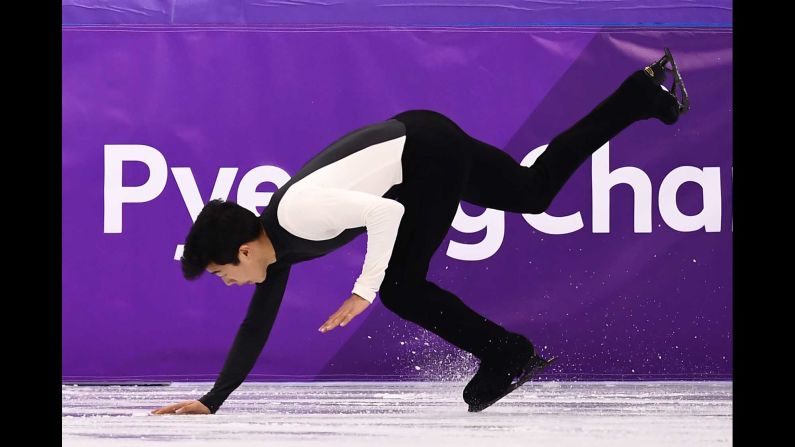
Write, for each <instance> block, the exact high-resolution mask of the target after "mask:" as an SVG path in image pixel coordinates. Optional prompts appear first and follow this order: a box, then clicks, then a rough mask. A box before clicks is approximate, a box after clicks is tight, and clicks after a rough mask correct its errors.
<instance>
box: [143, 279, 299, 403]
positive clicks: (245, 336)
mask: <svg viewBox="0 0 795 447" xmlns="http://www.w3.org/2000/svg"><path fill="white" fill-rule="evenodd" d="M289 275H290V265H289V264H287V265H284V266H281V267H276V266H275V265H274V266H271V267H269V268H268V276H267V279H266V280H265V281H264V282H262V283H260V284H257V288H256V290H255V291H254V296H253V297H252V298H251V302H250V303H249V306H248V311H247V312H246V317H245V319H244V320H243V323H242V324H241V325H240V329H238V331H237V335H236V336H235V340H234V342H233V343H232V348H231V349H230V350H229V354H228V355H227V357H226V361H225V362H224V366H223V368H222V370H221V374H219V376H218V379H217V380H216V381H215V385H214V386H213V388H212V389H211V390H210V391H209V392H208V393H207V394H205V395H204V396H202V397H201V398H199V400H198V401H185V402H181V403H179V404H174V405H169V406H167V407H163V408H159V409H157V410H154V411H153V412H152V413H153V414H164V413H175V412H177V411H178V410H179V409H180V408H183V407H184V410H183V411H180V412H179V414H191V413H194V414H195V413H207V412H209V413H213V414H214V413H215V412H216V411H218V408H220V407H221V405H222V404H223V403H224V401H225V400H226V398H227V397H229V395H230V394H231V393H232V391H234V390H235V389H237V387H239V386H240V384H241V383H243V381H244V380H245V379H246V376H248V374H249V372H251V369H252V368H253V367H254V364H255V363H256V361H257V358H258V357H259V355H260V353H261V352H262V349H263V348H264V347H265V343H266V342H267V341H268V336H269V335H270V332H271V329H272V328H273V323H274V322H275V321H276V314H277V312H278V311H279V306H280V305H281V302H282V298H283V297H284V291H285V289H286V287H287V279H288V277H289ZM183 404H184V405H183ZM201 406H204V407H206V409H207V410H208V411H203V409H202V408H201Z"/></svg>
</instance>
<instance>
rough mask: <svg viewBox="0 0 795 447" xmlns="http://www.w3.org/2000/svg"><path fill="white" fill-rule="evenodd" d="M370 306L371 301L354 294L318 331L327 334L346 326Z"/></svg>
mask: <svg viewBox="0 0 795 447" xmlns="http://www.w3.org/2000/svg"><path fill="white" fill-rule="evenodd" d="M369 305H370V302H369V301H367V300H366V299H364V298H362V297H360V296H359V295H357V294H355V293H354V294H353V295H351V297H350V298H348V299H347V300H345V302H344V303H342V306H340V308H339V309H338V310H337V311H336V312H334V313H333V314H331V316H330V317H328V320H326V322H325V323H323V325H322V326H320V328H319V329H318V330H319V331H320V332H323V333H325V332H328V331H330V330H332V329H334V328H335V327H337V326H345V325H346V324H348V323H349V322H350V321H351V320H353V317H355V316H356V315H359V314H360V313H362V312H363V311H364V310H365V309H367V306H369Z"/></svg>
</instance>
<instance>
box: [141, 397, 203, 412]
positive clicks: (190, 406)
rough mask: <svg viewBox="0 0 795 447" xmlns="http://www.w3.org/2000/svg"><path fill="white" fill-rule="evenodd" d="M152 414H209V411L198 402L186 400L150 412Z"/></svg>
mask: <svg viewBox="0 0 795 447" xmlns="http://www.w3.org/2000/svg"><path fill="white" fill-rule="evenodd" d="M151 413H152V414H210V409H209V408H207V407H206V406H205V405H204V404H203V403H201V402H199V401H198V400H186V401H182V402H180V403H176V404H174V405H168V406H166V407H162V408H158V409H157V410H152V412H151Z"/></svg>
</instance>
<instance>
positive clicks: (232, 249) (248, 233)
mask: <svg viewBox="0 0 795 447" xmlns="http://www.w3.org/2000/svg"><path fill="white" fill-rule="evenodd" d="M263 231H264V230H263V228H262V224H261V223H260V220H259V218H258V217H257V216H256V215H255V214H254V213H252V212H251V211H249V210H247V209H246V208H243V207H242V206H240V205H238V204H237V203H234V202H225V201H223V200H221V199H215V200H211V201H210V202H208V203H207V205H205V206H204V208H203V209H202V210H201V212H200V213H199V216H198V217H197V218H196V222H194V224H193V226H191V228H190V232H189V233H188V237H187V238H185V249H184V251H183V252H182V258H180V262H181V263H182V274H183V275H184V276H185V278H187V279H190V280H193V279H196V278H198V277H199V276H201V274H202V273H203V272H204V271H205V269H206V268H207V266H208V265H209V264H210V263H211V262H212V263H214V264H218V265H224V264H233V265H237V264H239V263H240V260H239V259H238V257H237V252H238V249H239V248H240V246H241V245H243V244H245V243H246V242H251V241H253V240H255V239H257V238H258V237H259V236H260V234H262V233H263Z"/></svg>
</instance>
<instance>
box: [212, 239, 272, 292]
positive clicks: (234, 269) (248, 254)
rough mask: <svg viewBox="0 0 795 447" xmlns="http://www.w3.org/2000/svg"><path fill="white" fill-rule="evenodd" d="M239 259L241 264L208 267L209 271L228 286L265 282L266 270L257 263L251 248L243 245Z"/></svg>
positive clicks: (238, 255)
mask: <svg viewBox="0 0 795 447" xmlns="http://www.w3.org/2000/svg"><path fill="white" fill-rule="evenodd" d="M237 258H238V259H239V260H240V262H239V263H238V264H237V265H234V264H215V263H213V262H211V263H210V264H209V265H207V271H208V272H210V273H212V274H214V275H216V276H218V277H219V278H221V280H222V281H223V282H224V284H226V285H227V286H231V285H238V286H244V285H248V284H255V283H259V282H262V281H265V269H264V268H263V267H262V266H261V265H260V263H259V262H257V261H256V260H257V257H256V256H254V253H253V249H252V247H251V246H248V245H242V246H240V250H239V251H238V254H237Z"/></svg>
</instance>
